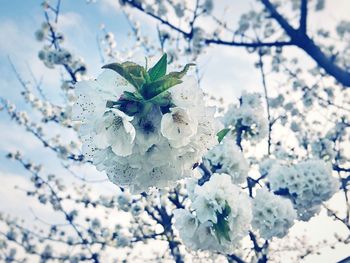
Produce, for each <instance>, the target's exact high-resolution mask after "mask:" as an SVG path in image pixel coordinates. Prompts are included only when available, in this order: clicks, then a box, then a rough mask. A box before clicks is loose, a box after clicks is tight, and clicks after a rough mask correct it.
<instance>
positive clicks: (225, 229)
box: [213, 202, 231, 243]
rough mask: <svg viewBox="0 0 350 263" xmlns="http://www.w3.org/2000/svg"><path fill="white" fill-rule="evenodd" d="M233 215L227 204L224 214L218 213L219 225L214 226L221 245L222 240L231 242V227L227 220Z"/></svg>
mask: <svg viewBox="0 0 350 263" xmlns="http://www.w3.org/2000/svg"><path fill="white" fill-rule="evenodd" d="M230 213H231V207H230V206H229V205H228V204H227V202H226V204H225V208H224V210H223V211H222V213H218V212H217V213H216V216H217V223H216V224H214V225H213V228H214V233H215V235H216V238H217V239H218V241H219V243H221V238H224V239H226V240H227V241H231V238H230V235H229V233H230V231H231V229H230V227H229V225H228V221H227V218H228V216H229V215H230Z"/></svg>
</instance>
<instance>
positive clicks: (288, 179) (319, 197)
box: [268, 160, 338, 221]
mask: <svg viewBox="0 0 350 263" xmlns="http://www.w3.org/2000/svg"><path fill="white" fill-rule="evenodd" d="M268 180H269V182H270V187H271V189H272V190H273V191H274V192H275V193H276V194H279V195H282V196H286V197H288V198H289V199H290V200H291V201H292V202H293V205H294V208H295V209H296V210H297V212H298V218H299V219H301V220H305V221H307V220H309V219H310V218H311V217H312V216H313V215H314V214H315V213H316V212H318V211H319V208H320V205H321V203H322V202H324V201H327V200H328V199H330V198H331V197H332V196H333V194H334V193H335V192H336V191H337V189H338V181H337V180H336V178H334V177H333V176H332V167H331V166H330V165H329V164H327V163H325V162H324V161H322V160H307V161H303V162H300V163H298V164H296V165H292V166H287V165H281V164H276V165H274V166H273V167H272V168H271V171H270V172H269V174H268Z"/></svg>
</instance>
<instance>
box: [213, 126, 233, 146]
mask: <svg viewBox="0 0 350 263" xmlns="http://www.w3.org/2000/svg"><path fill="white" fill-rule="evenodd" d="M229 131H230V129H229V128H225V129H222V130H221V131H219V132H218V133H217V134H216V136H217V137H218V142H219V143H220V142H221V141H222V140H223V139H224V138H225V136H226V135H227V134H228V132H229Z"/></svg>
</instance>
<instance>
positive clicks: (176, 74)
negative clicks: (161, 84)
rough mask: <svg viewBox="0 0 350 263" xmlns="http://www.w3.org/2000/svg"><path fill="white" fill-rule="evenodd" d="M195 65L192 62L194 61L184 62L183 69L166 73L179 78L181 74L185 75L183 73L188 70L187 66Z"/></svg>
mask: <svg viewBox="0 0 350 263" xmlns="http://www.w3.org/2000/svg"><path fill="white" fill-rule="evenodd" d="M195 65H196V64H194V63H189V64H186V65H185V67H184V68H183V70H181V71H173V72H170V73H169V74H168V76H171V77H174V78H178V79H181V78H182V77H183V76H185V74H186V73H187V71H188V70H189V68H190V67H191V66H195Z"/></svg>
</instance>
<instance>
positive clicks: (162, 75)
mask: <svg viewBox="0 0 350 263" xmlns="http://www.w3.org/2000/svg"><path fill="white" fill-rule="evenodd" d="M167 65H168V61H167V54H166V53H165V54H164V55H163V56H162V57H161V58H160V59H159V61H158V62H157V63H156V64H155V65H154V66H153V67H152V68H150V69H149V70H147V68H145V67H143V66H140V65H138V64H136V63H133V62H129V61H127V62H124V63H112V64H108V65H105V66H103V67H102V68H107V69H111V70H114V71H115V72H117V73H118V74H119V75H121V76H122V77H123V78H125V79H126V80H127V81H128V82H129V83H130V84H131V85H133V86H134V87H135V92H127V91H125V92H124V94H123V95H122V96H121V98H120V99H119V100H118V101H117V102H108V103H107V107H108V106H112V107H115V106H117V107H118V108H119V109H121V110H123V111H124V112H125V113H126V114H129V115H135V114H136V113H140V112H141V113H142V114H147V111H148V109H150V108H151V107H150V105H158V106H160V107H167V106H168V107H169V106H170V104H171V100H170V93H169V91H168V90H169V89H170V88H171V87H173V86H175V85H177V84H180V83H182V80H181V78H182V77H183V76H184V75H185V74H186V73H187V71H188V69H189V68H190V67H191V66H193V65H194V64H192V63H190V64H187V65H186V66H185V67H184V68H183V70H181V71H178V72H170V73H169V74H166V71H167Z"/></svg>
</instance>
